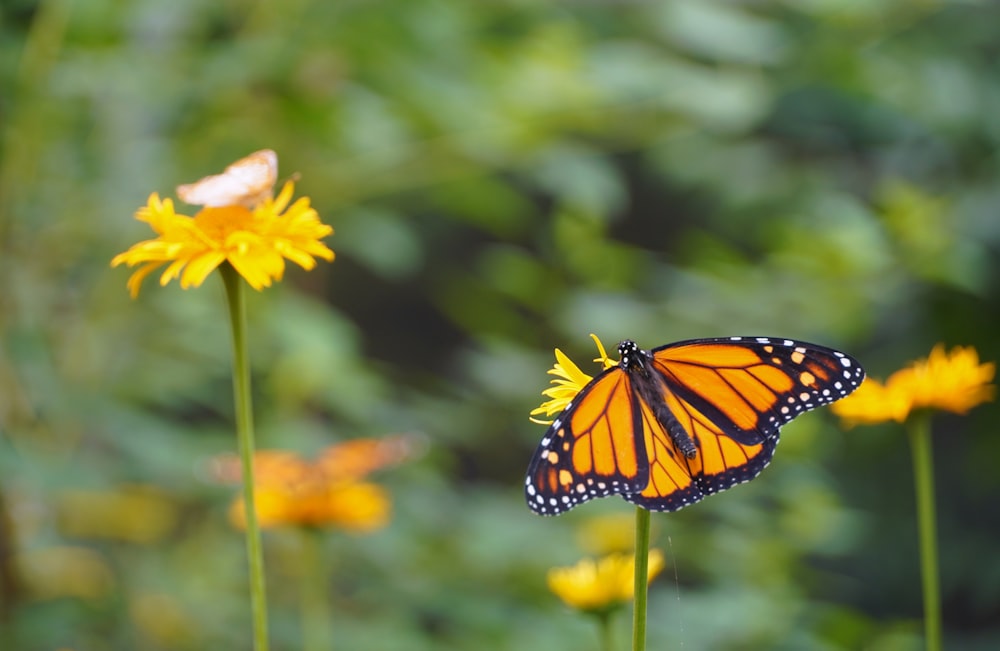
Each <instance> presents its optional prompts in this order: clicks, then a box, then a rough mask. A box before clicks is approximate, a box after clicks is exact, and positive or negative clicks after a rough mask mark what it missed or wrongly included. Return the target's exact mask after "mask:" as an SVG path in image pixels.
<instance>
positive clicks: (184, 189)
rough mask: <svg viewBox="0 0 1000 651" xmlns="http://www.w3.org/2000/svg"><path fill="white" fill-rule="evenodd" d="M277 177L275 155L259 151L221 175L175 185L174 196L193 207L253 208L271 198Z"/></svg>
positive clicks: (234, 164) (267, 150) (269, 151)
mask: <svg viewBox="0 0 1000 651" xmlns="http://www.w3.org/2000/svg"><path fill="white" fill-rule="evenodd" d="M277 178H278V155H277V154H276V153H274V151H273V150H271V149H261V150H260V151H255V152H254V153H252V154H250V155H249V156H246V157H244V158H241V159H239V160H238V161H236V162H235V163H233V164H232V165H230V166H229V167H227V168H226V170H225V171H224V172H223V173H222V174H214V175H212V176H206V177H205V178H203V179H200V180H198V181H195V182H194V183H188V184H185V185H179V186H177V196H178V197H180V199H181V201H183V202H184V203H189V204H191V205H193V206H215V207H218V206H233V205H243V206H247V207H248V208H253V207H254V206H256V205H257V204H259V203H260V202H261V201H263V200H264V199H266V198H267V197H269V196H271V190H272V189H273V188H274V182H275V181H276V180H277Z"/></svg>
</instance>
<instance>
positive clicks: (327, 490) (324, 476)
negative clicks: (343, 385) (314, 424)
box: [214, 434, 421, 533]
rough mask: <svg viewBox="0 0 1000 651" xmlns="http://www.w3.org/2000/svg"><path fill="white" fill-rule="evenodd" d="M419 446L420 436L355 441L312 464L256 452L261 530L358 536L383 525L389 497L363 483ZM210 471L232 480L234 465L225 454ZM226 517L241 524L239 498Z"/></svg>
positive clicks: (295, 457) (289, 456) (279, 452)
mask: <svg viewBox="0 0 1000 651" xmlns="http://www.w3.org/2000/svg"><path fill="white" fill-rule="evenodd" d="M420 443H421V439H420V438H419V437H416V436H414V435H408V434H401V435H396V436H388V437H384V438H382V439H353V440H351V441H345V442H343V443H339V444H336V445H332V446H329V447H328V448H326V449H325V450H323V451H322V452H321V453H320V455H319V457H318V458H317V459H316V461H307V460H305V459H303V458H301V457H299V456H298V455H297V454H295V453H294V452H288V451H283V450H261V451H259V452H257V453H255V454H254V475H255V478H254V479H255V481H254V503H255V505H256V509H257V518H258V521H259V523H260V526H261V527H265V528H266V527H277V526H281V525H299V526H312V527H323V526H331V527H339V528H341V529H346V530H349V531H355V532H359V533H364V532H370V531H374V530H376V529H380V528H382V527H384V526H386V525H387V524H388V523H389V518H390V515H391V512H392V500H391V498H390V496H389V493H388V492H387V491H386V490H385V489H384V488H382V487H381V486H379V485H377V484H374V483H371V482H365V481H361V479H363V478H364V477H365V476H366V475H367V474H369V473H370V472H373V471H375V470H378V469H379V468H384V467H387V466H390V465H396V464H398V463H400V462H401V461H403V460H404V459H408V458H411V457H413V456H414V455H415V454H417V453H418V451H419V449H420ZM214 472H215V474H216V476H218V477H220V478H222V479H224V480H226V481H236V480H238V479H239V464H238V461H237V460H236V458H235V457H232V456H229V455H226V456H225V457H223V458H221V459H217V460H216V464H215V469H214ZM229 517H230V520H231V521H232V522H233V523H234V524H235V525H236V526H238V527H241V528H242V527H244V526H245V522H246V511H245V509H244V506H243V500H242V499H239V500H237V501H236V502H234V503H233V505H232V506H231V507H230V510H229Z"/></svg>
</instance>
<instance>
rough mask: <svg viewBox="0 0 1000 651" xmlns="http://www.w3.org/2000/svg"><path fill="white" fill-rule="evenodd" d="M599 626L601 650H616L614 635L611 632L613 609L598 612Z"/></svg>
mask: <svg viewBox="0 0 1000 651" xmlns="http://www.w3.org/2000/svg"><path fill="white" fill-rule="evenodd" d="M597 626H598V628H600V635H601V651H614V649H615V642H614V636H613V635H612V634H611V633H612V631H611V611H610V610H602V611H600V612H599V613H597Z"/></svg>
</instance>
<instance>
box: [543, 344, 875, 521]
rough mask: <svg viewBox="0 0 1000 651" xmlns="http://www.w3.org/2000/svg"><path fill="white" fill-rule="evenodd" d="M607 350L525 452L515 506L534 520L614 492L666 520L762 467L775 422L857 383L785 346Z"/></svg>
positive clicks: (809, 353) (860, 374)
mask: <svg viewBox="0 0 1000 651" xmlns="http://www.w3.org/2000/svg"><path fill="white" fill-rule="evenodd" d="M618 352H619V355H620V361H619V362H618V364H617V365H615V366H613V367H611V368H608V369H606V370H605V371H604V372H603V373H601V374H599V375H598V376H597V377H595V378H593V379H592V380H591V381H590V382H589V383H588V384H587V385H586V386H585V387H584V388H583V389H582V390H581V391H580V392H579V393H578V394H577V396H576V397H575V398H574V399H573V401H572V402H571V403H570V404H569V405H568V406H567V407H566V409H565V410H564V411H563V412H562V413H561V414H559V416H558V417H557V418H556V420H555V421H553V423H552V425H551V426H550V427H549V429H548V431H547V432H546V434H545V436H544V437H543V439H542V442H541V444H540V445H539V446H538V449H537V450H536V451H535V455H534V456H533V457H532V460H531V463H530V465H529V467H528V473H527V478H526V480H525V497H526V499H527V501H528V505H529V507H530V508H531V509H532V510H533V511H535V512H536V513H539V514H541V515H556V514H559V513H562V512H564V511H566V510H569V509H571V508H573V507H574V506H576V505H577V504H581V503H583V502H585V501H587V500H590V499H593V498H595V497H604V496H607V495H613V494H620V495H622V497H624V498H625V499H626V500H628V501H630V502H632V503H634V504H637V505H639V506H642V507H645V508H647V509H650V510H654V511H675V510H677V509H680V508H683V507H684V506H687V505H689V504H693V503H694V502H697V501H699V500H701V499H703V498H704V497H705V496H707V495H710V494H712V493H717V492H720V491H723V490H725V489H727V488H730V487H731V486H734V485H736V484H738V483H742V482H745V481H749V480H750V479H752V478H754V477H756V476H757V475H758V474H759V473H760V471H761V470H763V469H764V467H765V466H766V465H767V464H768V462H769V461H770V460H771V457H772V455H773V454H774V448H775V446H776V445H777V443H778V436H779V429H780V427H781V426H782V425H784V424H785V423H787V422H788V421H790V420H792V419H793V418H795V417H796V416H798V415H799V414H801V413H804V412H805V411H808V410H810V409H813V408H815V407H818V406H820V405H823V404H828V403H830V402H833V401H834V400H838V399H840V398H842V397H844V396H846V395H848V394H849V393H851V392H852V391H853V390H854V389H855V388H857V387H858V385H860V383H861V380H862V379H863V378H864V370H863V369H862V368H861V366H860V365H859V364H858V363H857V361H856V360H854V359H852V358H851V357H849V356H848V355H846V354H844V353H841V352H838V351H835V350H832V349H829V348H825V347H823V346H817V345H815V344H808V343H803V342H797V341H792V340H789V339H779V338H770V337H728V338H721V339H695V340H689V341H682V342H677V343H674V344H668V345H666V346H661V347H659V348H654V349H652V350H649V351H647V350H643V349H641V348H639V346H638V345H636V344H635V342H633V341H630V340H626V341H623V342H622V343H621V344H619V346H618Z"/></svg>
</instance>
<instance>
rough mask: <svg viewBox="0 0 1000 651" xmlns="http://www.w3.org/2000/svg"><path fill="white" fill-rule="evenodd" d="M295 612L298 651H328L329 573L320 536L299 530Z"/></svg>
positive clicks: (313, 531)
mask: <svg viewBox="0 0 1000 651" xmlns="http://www.w3.org/2000/svg"><path fill="white" fill-rule="evenodd" d="M299 539H300V543H301V546H300V548H299V608H300V615H301V617H302V624H301V626H302V651H330V649H332V648H333V642H332V640H333V637H332V635H331V630H330V604H329V602H328V600H327V589H326V586H327V579H328V578H329V572H328V568H327V565H326V561H325V559H326V555H325V554H324V553H323V532H322V531H321V530H320V529H317V528H316V527H300V528H299Z"/></svg>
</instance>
